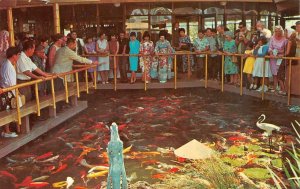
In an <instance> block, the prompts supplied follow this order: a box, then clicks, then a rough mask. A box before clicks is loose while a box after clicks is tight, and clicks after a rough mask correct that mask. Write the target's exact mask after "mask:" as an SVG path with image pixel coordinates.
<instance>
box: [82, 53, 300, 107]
mask: <svg viewBox="0 0 300 189" xmlns="http://www.w3.org/2000/svg"><path fill="white" fill-rule="evenodd" d="M201 54H203V55H205V81H204V86H205V88H207V87H208V64H209V63H208V55H219V56H222V61H221V64H222V69H221V91H222V92H224V58H225V56H236V57H240V58H241V62H240V64H241V70H240V95H241V96H242V95H243V67H244V56H245V54H236V53H233V54H228V53H226V54H225V53H221V52H216V53H212V52H209V51H208V52H203V53H195V52H190V51H179V52H176V53H170V54H155V55H141V54H125V55H122V54H117V55H111V54H106V55H103V54H92V55H85V56H86V57H99V56H100V57H104V56H110V57H114V62H113V63H114V90H117V75H116V71H117V67H116V65H117V63H116V57H122V56H128V57H129V56H138V57H146V56H172V57H174V65H173V68H174V89H176V88H177V56H182V55H188V56H187V57H188V73H187V75H188V79H190V77H191V75H192V74H191V69H190V68H191V62H190V56H189V55H201ZM252 57H256V56H253V55H252ZM260 58H264V59H270V58H272V59H283V60H288V61H289V62H288V65H289V70H288V91H287V92H288V94H287V103H288V105H290V104H291V82H292V81H291V76H292V61H293V60H298V61H300V57H279V56H272V57H271V56H264V57H260ZM264 62H265V61H264ZM265 66H266V65H265V64H263V77H262V93H261V99H262V100H264V99H265V92H264V83H265V77H264V76H265ZM146 75H147V73H144V76H145V77H146ZM144 90H147V83H146V78H144Z"/></svg>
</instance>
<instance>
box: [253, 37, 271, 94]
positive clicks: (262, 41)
mask: <svg viewBox="0 0 300 189" xmlns="http://www.w3.org/2000/svg"><path fill="white" fill-rule="evenodd" d="M267 42H268V41H267V38H266V37H264V36H263V37H260V38H259V39H258V42H257V45H256V47H255V49H254V52H253V54H254V55H255V56H257V58H256V60H255V64H254V69H253V73H252V76H253V77H254V87H253V88H256V86H257V84H258V78H259V77H260V78H262V77H265V86H264V92H266V91H268V87H267V85H268V83H269V77H272V73H271V69H270V64H269V61H268V60H265V58H264V56H266V55H267V53H268V50H269V46H268V45H267ZM264 64H265V65H264ZM264 66H265V68H264ZM263 70H265V73H264V72H263ZM261 81H262V80H261ZM262 89H263V86H262V85H261V86H260V87H259V89H257V91H258V92H261V91H262Z"/></svg>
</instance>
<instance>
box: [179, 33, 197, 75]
mask: <svg viewBox="0 0 300 189" xmlns="http://www.w3.org/2000/svg"><path fill="white" fill-rule="evenodd" d="M179 36H180V37H179V49H180V50H184V51H191V50H192V47H191V45H192V42H191V39H190V37H189V36H188V35H186V34H185V29H184V28H180V29H179ZM181 57H182V66H183V68H182V69H183V72H186V71H188V56H187V55H182V56H181ZM193 66H194V57H193V55H190V69H191V70H192V68H193Z"/></svg>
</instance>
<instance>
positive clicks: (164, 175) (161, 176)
mask: <svg viewBox="0 0 300 189" xmlns="http://www.w3.org/2000/svg"><path fill="white" fill-rule="evenodd" d="M151 177H152V178H154V179H164V178H165V177H166V174H163V173H158V174H154V175H152V176H151Z"/></svg>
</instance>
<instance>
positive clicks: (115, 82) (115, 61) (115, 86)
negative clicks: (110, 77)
mask: <svg viewBox="0 0 300 189" xmlns="http://www.w3.org/2000/svg"><path fill="white" fill-rule="evenodd" d="M114 90H115V91H116V90H117V59H116V55H114Z"/></svg>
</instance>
